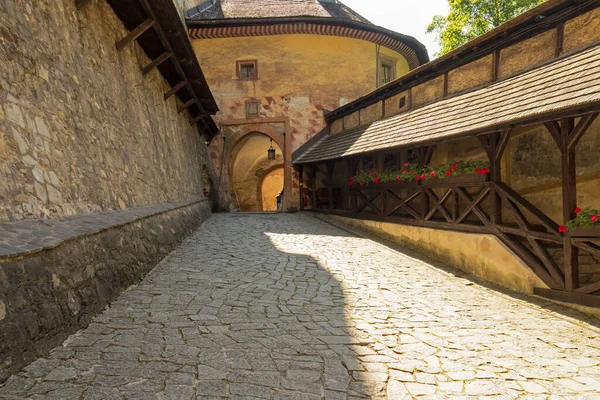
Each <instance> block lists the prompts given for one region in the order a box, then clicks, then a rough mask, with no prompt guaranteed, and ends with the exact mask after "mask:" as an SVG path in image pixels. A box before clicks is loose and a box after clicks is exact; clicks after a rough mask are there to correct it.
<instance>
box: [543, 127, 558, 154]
mask: <svg viewBox="0 0 600 400" xmlns="http://www.w3.org/2000/svg"><path fill="white" fill-rule="evenodd" d="M544 126H545V127H546V129H548V132H550V135H551V136H552V139H554V142H555V143H556V145H557V146H558V148H559V149H560V125H559V124H558V122H556V121H549V122H546V123H544Z"/></svg>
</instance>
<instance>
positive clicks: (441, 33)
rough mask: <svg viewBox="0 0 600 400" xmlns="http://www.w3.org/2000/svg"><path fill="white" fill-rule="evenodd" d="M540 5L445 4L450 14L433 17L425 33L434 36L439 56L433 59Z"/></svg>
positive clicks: (498, 1) (471, 0)
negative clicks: (448, 6) (448, 5)
mask: <svg viewBox="0 0 600 400" xmlns="http://www.w3.org/2000/svg"><path fill="white" fill-rule="evenodd" d="M543 1H544V0H448V3H449V4H450V13H449V14H448V15H446V16H443V15H436V16H434V17H433V21H432V22H431V24H429V26H428V27H427V32H428V33H432V32H434V33H435V34H436V35H437V42H438V43H439V44H440V52H439V53H437V54H436V55H437V56H441V55H443V54H446V53H448V52H450V51H452V50H454V49H455V48H457V47H459V46H461V45H463V44H465V43H466V42H468V41H469V40H472V39H474V38H476V37H477V36H479V35H482V34H484V33H485V32H487V31H489V30H491V29H493V28H495V27H497V26H499V25H501V24H502V23H504V22H506V21H508V20H509V19H511V18H514V17H516V16H517V15H519V14H521V13H523V12H525V11H527V10H528V9H530V8H531V7H534V6H536V5H538V4H540V3H542V2H543Z"/></svg>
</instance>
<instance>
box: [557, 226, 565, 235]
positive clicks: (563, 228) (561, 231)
mask: <svg viewBox="0 0 600 400" xmlns="http://www.w3.org/2000/svg"><path fill="white" fill-rule="evenodd" d="M558 231H559V232H560V233H565V232H566V231H567V227H566V226H564V225H561V226H559V227H558Z"/></svg>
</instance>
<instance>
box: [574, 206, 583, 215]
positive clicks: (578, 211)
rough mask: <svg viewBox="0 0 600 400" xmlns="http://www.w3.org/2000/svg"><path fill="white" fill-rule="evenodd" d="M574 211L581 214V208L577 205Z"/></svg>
mask: <svg viewBox="0 0 600 400" xmlns="http://www.w3.org/2000/svg"><path fill="white" fill-rule="evenodd" d="M573 212H574V213H575V214H579V213H580V212H581V208H579V207H575V209H574V210H573Z"/></svg>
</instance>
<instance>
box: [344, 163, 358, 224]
mask: <svg viewBox="0 0 600 400" xmlns="http://www.w3.org/2000/svg"><path fill="white" fill-rule="evenodd" d="M356 165H357V162H356V160H354V159H349V160H348V161H346V171H348V172H347V176H348V181H350V177H351V176H354V175H355V173H356ZM348 195H349V197H350V204H349V205H350V210H352V213H354V214H356V193H354V192H353V190H352V189H351V188H348Z"/></svg>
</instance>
